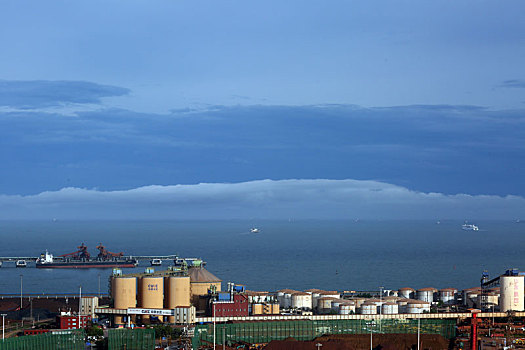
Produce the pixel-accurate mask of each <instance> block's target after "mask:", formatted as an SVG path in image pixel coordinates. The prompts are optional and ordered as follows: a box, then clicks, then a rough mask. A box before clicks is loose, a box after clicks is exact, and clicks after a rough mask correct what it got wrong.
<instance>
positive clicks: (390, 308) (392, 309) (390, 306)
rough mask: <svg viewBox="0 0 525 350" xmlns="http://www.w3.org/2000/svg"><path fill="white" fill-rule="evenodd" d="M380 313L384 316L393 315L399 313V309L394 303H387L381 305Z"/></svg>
mask: <svg viewBox="0 0 525 350" xmlns="http://www.w3.org/2000/svg"><path fill="white" fill-rule="evenodd" d="M381 313H382V314H384V315H395V314H397V313H399V307H398V305H397V304H396V303H394V302H391V301H389V302H387V303H384V304H383V305H381Z"/></svg>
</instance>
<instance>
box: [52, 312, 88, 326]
mask: <svg viewBox="0 0 525 350" xmlns="http://www.w3.org/2000/svg"><path fill="white" fill-rule="evenodd" d="M90 320H91V316H90V315H82V316H80V327H78V316H70V315H60V316H57V326H58V328H60V329H78V328H85V327H86V326H87V323H88V321H90Z"/></svg>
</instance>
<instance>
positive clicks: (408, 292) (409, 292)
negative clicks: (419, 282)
mask: <svg viewBox="0 0 525 350" xmlns="http://www.w3.org/2000/svg"><path fill="white" fill-rule="evenodd" d="M398 295H399V296H400V297H401V298H405V299H410V298H413V297H414V289H413V288H410V287H405V288H400V289H399V293H398Z"/></svg>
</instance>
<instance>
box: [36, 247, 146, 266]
mask: <svg viewBox="0 0 525 350" xmlns="http://www.w3.org/2000/svg"><path fill="white" fill-rule="evenodd" d="M77 248H78V250H77V251H76V252H73V253H68V254H64V255H60V256H57V257H53V254H50V253H49V252H48V251H47V250H46V251H45V252H44V253H42V254H40V257H39V258H38V259H36V267H37V268H41V269H60V268H63V269H79V268H93V267H98V268H107V267H136V266H137V265H138V264H139V262H138V260H137V259H133V258H131V257H124V254H123V253H112V252H109V251H107V250H106V248H105V247H104V246H103V245H102V244H99V245H98V246H97V249H98V250H99V253H98V255H97V256H96V257H95V258H91V255H90V254H89V252H88V250H87V246H86V245H84V243H82V244H81V245H80V246H78V247H77Z"/></svg>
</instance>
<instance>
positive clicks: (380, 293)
mask: <svg viewBox="0 0 525 350" xmlns="http://www.w3.org/2000/svg"><path fill="white" fill-rule="evenodd" d="M384 288H385V287H379V333H381V332H382V331H381V319H382V316H383V315H382V314H383V311H382V309H383V289H384Z"/></svg>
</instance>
